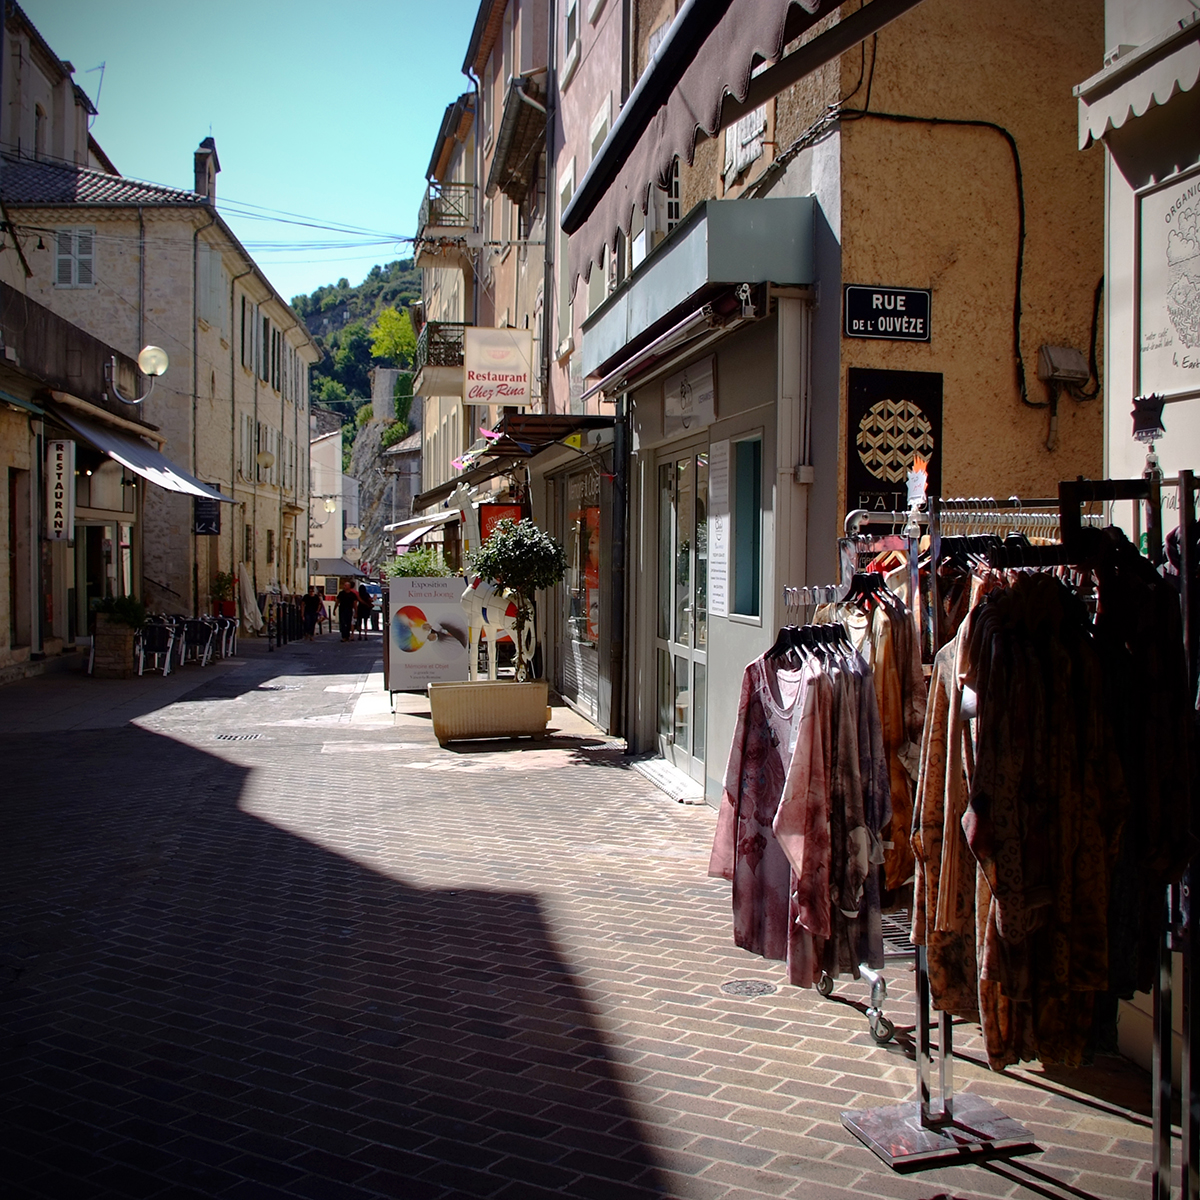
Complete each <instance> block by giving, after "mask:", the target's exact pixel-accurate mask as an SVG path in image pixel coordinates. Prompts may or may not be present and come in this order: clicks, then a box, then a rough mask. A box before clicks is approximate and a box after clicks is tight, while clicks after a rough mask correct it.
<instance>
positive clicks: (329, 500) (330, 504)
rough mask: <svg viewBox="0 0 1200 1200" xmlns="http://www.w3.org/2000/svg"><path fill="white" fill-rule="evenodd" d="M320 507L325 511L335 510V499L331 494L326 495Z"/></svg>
mask: <svg viewBox="0 0 1200 1200" xmlns="http://www.w3.org/2000/svg"><path fill="white" fill-rule="evenodd" d="M322 507H323V508H324V509H325V511H326V512H327V513H331V512H335V511H336V510H337V501H336V500H335V499H334V498H333V497H332V496H326V497H325V503H324V504H323V505H322Z"/></svg>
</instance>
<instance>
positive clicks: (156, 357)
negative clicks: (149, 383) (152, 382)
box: [137, 346, 171, 375]
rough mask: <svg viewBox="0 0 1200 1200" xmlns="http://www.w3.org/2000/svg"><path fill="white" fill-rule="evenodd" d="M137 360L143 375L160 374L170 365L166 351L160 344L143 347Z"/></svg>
mask: <svg viewBox="0 0 1200 1200" xmlns="http://www.w3.org/2000/svg"><path fill="white" fill-rule="evenodd" d="M137 360H138V366H139V367H141V369H142V374H143V375H162V374H163V373H164V372H165V371H166V369H167V367H169V366H170V365H171V360H170V359H169V358H168V357H167V352H166V351H165V350H164V349H163V348H162V347H161V346H146V347H144V348H143V350H142V352H141V354H139V355H138V358H137Z"/></svg>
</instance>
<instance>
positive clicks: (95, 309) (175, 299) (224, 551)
mask: <svg viewBox="0 0 1200 1200" xmlns="http://www.w3.org/2000/svg"><path fill="white" fill-rule="evenodd" d="M218 170H219V165H218V161H217V155H216V149H215V146H213V145H212V141H211V139H206V141H205V144H204V145H203V146H201V148H200V149H199V150H198V151H197V152H196V154H195V178H196V188H197V190H196V191H183V190H176V189H171V188H165V187H159V186H156V185H150V184H144V183H140V182H138V181H136V180H129V179H124V178H123V177H121V176H119V175H114V174H111V173H109V172H106V171H98V170H95V169H93V168H87V167H76V166H69V165H66V164H62V163H55V162H37V161H28V160H25V159H18V160H11V161H8V162H7V163H5V165H4V169H3V174H2V175H0V197H3V199H4V201H5V203H6V205H7V207H8V210H9V213H10V214H11V216H12V219H13V222H14V224H15V226H16V228H17V231H18V236H19V237H21V238H22V239H23V240H24V241H25V243H26V244H27V246H28V254H27V256H28V258H29V261H30V266H31V268H32V271H33V274H32V276H31V278H30V279H29V281H28V285H27V288H28V292H29V294H30V295H31V296H33V297H35V298H36V299H38V300H39V302H41V303H43V304H45V305H46V306H47V307H48V308H51V309H53V310H54V311H56V312H58V313H60V314H61V315H62V316H64V317H66V318H67V319H68V320H70V321H72V322H74V323H76V324H78V325H80V326H81V327H82V328H84V329H87V330H88V331H89V332H91V333H93V334H94V335H95V336H97V337H99V338H101V339H103V340H105V341H107V342H109V343H110V344H112V345H114V346H117V347H119V348H121V349H122V350H125V351H126V352H127V353H129V354H136V353H137V352H138V350H139V349H140V348H141V347H142V346H144V345H147V344H153V345H157V346H161V347H162V348H163V349H164V350H165V351H166V352H167V354H168V355H169V357H170V362H171V365H170V369H169V370H168V372H167V373H166V374H165V375H164V376H163V377H162V379H161V380H160V381H159V382H158V385H157V387H156V388H155V390H154V392H153V394H152V395H151V396H150V398H149V399H147V400H146V401H145V402H144V404H143V405H142V406H141V411H142V412H143V415H144V417H145V418H146V419H147V420H149V421H150V422H151V423H153V424H155V425H157V426H158V427H159V428H160V429H161V430H162V432H163V434H164V436H165V438H166V440H167V445H168V447H169V453H173V454H174V455H175V456H176V457H177V459H178V460H179V461H180V462H181V463H182V464H183V465H184V466H186V467H187V469H188V470H189V471H191V472H192V473H193V474H194V475H196V476H197V477H198V478H200V479H202V480H204V481H205V482H207V483H210V484H211V485H213V486H214V487H216V488H218V489H219V490H220V491H221V492H222V493H223V494H225V495H226V496H231V497H232V498H233V499H234V501H235V503H234V504H233V505H230V506H226V507H225V508H224V509H222V510H221V521H220V532H219V533H216V532H201V531H202V530H205V529H215V526H212V525H206V524H205V523H204V518H203V515H199V516H198V515H197V514H196V513H195V511H194V505H193V503H192V502H191V500H190V499H189V498H185V497H182V496H159V495H157V494H152V495H151V496H150V497H149V498H148V502H147V506H146V512H145V516H144V530H143V536H142V563H141V582H142V585H143V592H144V597H145V599H146V601H147V603H149V604H150V605H151V606H152V607H154V608H160V609H164V610H167V611H175V612H188V613H191V612H201V611H206V610H207V609H208V607H209V603H210V598H211V587H212V583H213V580H214V577H215V576H216V574H217V572H219V571H220V572H233V573H234V574H237V575H239V576H240V575H241V574H242V572H243V570H248V572H249V574H250V577H251V580H252V583H253V586H254V589H255V591H256V592H258V593H263V592H267V591H282V592H284V593H289V592H293V591H296V590H299V589H302V587H303V586H304V585H305V581H306V578H307V576H306V572H305V564H306V561H307V549H306V543H307V529H306V522H307V517H306V514H307V509H308V503H307V494H308V480H307V453H306V451H307V444H308V367H309V365H310V364H311V363H312V362H314V361H316V359H317V357H318V351H317V350H316V347H315V346H314V344H313V342H312V340H311V339H310V338H309V336H308V333H307V331H306V330H305V328H304V325H303V324H302V323H301V322H300V321H299V320H298V319H297V318H296V316H295V315H294V314H293V313H292V311H291V309H290V308H289V307H288V306H287V304H286V303H285V302H284V300H283V298H282V297H281V296H279V295H278V293H276V292H275V290H274V289H273V288H272V287H271V284H270V282H269V280H268V279H267V278H266V276H265V275H264V274H263V273H262V271H261V270H260V269H259V268H258V267H257V266H256V265H255V263H254V260H253V259H252V258H251V257H250V255H249V254H248V253H247V252H246V251H245V250H244V248H243V247H242V246H241V244H240V243H239V242H238V240H237V238H236V237H235V236H234V235H233V233H232V232H231V230H230V229H229V227H228V226H227V225H226V224H225V222H224V221H223V220H222V219H221V217H220V215H219V214H218V213H217V211H216V207H215V203H216V194H215V179H216V173H217V171H218Z"/></svg>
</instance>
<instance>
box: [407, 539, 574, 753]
mask: <svg viewBox="0 0 1200 1200" xmlns="http://www.w3.org/2000/svg"><path fill="white" fill-rule="evenodd" d="M566 569H567V556H566V553H565V552H564V551H563V548H562V546H561V545H560V544H559V542H558V541H556V540H555V538H553V537H551V535H550V534H548V533H546V532H545V531H544V530H541V529H539V528H538V527H537V526H536V525H535V524H534V523H533V522H532V521H530V520H528V519H526V520H522V521H513V520H508V519H506V520H503V521H500V522H499V524H497V526H496V528H495V529H494V530H493V531H492V534H491V536H490V537H489V538H488V539H487V541H485V542H484V543H483V545H482V546H480V548H479V549H478V550H477V551H475V553H474V554H472V555H470V556H469V570H468V574H467V579H468V586H467V590H466V591H465V592H464V593H463V607H464V608H466V610H467V612H468V615H469V617H470V621H471V633H470V657H471V666H472V674H473V675H475V674H477V668H478V657H477V655H478V636H479V632H480V629H481V628H486V630H487V634H488V661H489V675H490V676H491V678H489V679H487V680H479V679H472V680H471V681H470V682H468V683H432V684H430V685H429V697H430V708H431V710H432V715H433V726H434V732H435V733H436V734H437V738H438V741H439V742H442V743H443V744H444V743H445V742H447V741H450V740H452V739H454V738H472V737H476V738H478V737H516V736H520V735H522V734H525V735H532V736H535V737H536V736H539V735H540V734H541V733H543V732H544V731H545V728H546V722H547V721H548V720H549V718H550V710H549V708H548V700H549V685H548V684H547V682H546V680H544V679H537V680H534V679H530V678H529V676H530V675H531V674H532V668H533V648H534V645H535V638H534V636H533V618H534V613H533V597H534V594H535V593H536V592H537V591H538V590H539V589H541V588H549V587H553V586H554V585H555V584H557V583H561V582H562V578H563V576H564V575H565V574H566ZM501 631H503V632H511V634H512V637H513V640H514V641H515V642H516V646H517V672H516V675H517V678H516V681H513V682H510V681H508V680H497V679H496V678H495V661H496V659H495V642H496V638H497V636H498V635H499V634H500V632H501Z"/></svg>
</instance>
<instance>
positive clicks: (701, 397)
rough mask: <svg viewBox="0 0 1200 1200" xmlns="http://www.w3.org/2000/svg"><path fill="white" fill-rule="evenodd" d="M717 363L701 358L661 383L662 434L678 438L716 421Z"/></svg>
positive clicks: (711, 358)
mask: <svg viewBox="0 0 1200 1200" xmlns="http://www.w3.org/2000/svg"><path fill="white" fill-rule="evenodd" d="M715 367H716V359H715V358H713V357H711V356H710V357H708V358H702V359H701V360H700V361H699V362H694V363H692V365H691V366H690V367H684V369H683V370H682V371H679V372H677V373H676V374H674V375H668V376H667V378H666V380H664V382H663V433H664V434H665V435H666V436H667V437H678V436H679V435H680V434H682V433H690V432H692V431H694V430H697V429H704V428H706V427H707V426H709V425H711V424H712V423H713V422H714V421H715V420H716V419H717V383H716V371H715Z"/></svg>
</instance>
